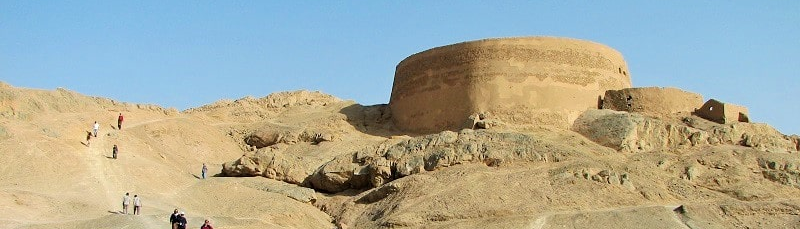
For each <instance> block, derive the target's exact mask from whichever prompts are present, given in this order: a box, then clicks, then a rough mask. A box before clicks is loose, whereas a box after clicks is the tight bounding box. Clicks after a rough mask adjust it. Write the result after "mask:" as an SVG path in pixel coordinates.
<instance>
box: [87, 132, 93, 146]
mask: <svg viewBox="0 0 800 229" xmlns="http://www.w3.org/2000/svg"><path fill="white" fill-rule="evenodd" d="M89 140H92V132H90V131H86V147H89V145H91V144H92V143H91V142H90V141H89Z"/></svg>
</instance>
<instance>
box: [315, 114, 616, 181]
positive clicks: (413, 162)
mask: <svg viewBox="0 0 800 229" xmlns="http://www.w3.org/2000/svg"><path fill="white" fill-rule="evenodd" d="M579 154H581V153H580V152H579V151H577V150H575V149H574V148H570V147H563V146H556V145H555V144H553V143H551V142H548V141H543V140H541V139H537V138H535V137H533V136H532V135H527V134H521V133H504V132H495V131H491V130H478V131H474V130H471V129H464V130H462V131H461V132H458V133H456V132H452V131H444V132H441V133H439V134H432V135H426V136H423V137H418V138H413V139H409V140H405V141H402V142H400V143H397V144H394V145H380V146H377V147H372V148H369V149H365V150H361V151H358V152H356V153H353V154H350V155H342V156H339V157H337V158H336V159H334V160H332V161H330V162H328V163H326V164H325V165H324V166H322V167H321V168H320V169H319V170H317V171H316V172H315V173H314V174H313V175H312V176H311V177H310V178H309V181H310V184H311V185H312V187H314V188H315V189H318V190H324V191H327V192H339V191H342V190H345V189H360V188H371V187H378V186H381V185H383V184H385V183H388V182H389V181H392V180H394V179H398V178H401V177H405V176H409V175H412V174H418V173H424V172H426V171H434V170H438V169H442V168H446V167H449V166H453V165H458V164H463V163H483V164H485V165H488V166H501V165H503V164H505V163H513V162H548V161H558V160H559V158H562V157H565V156H567V155H579ZM606 177H607V176H606ZM606 180H607V179H606ZM607 182H614V183H619V179H618V178H617V179H616V180H614V179H612V181H607Z"/></svg>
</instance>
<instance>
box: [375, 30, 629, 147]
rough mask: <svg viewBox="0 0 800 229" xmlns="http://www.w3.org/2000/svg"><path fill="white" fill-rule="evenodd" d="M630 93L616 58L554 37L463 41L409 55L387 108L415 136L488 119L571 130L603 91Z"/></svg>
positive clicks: (591, 44)
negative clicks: (478, 118)
mask: <svg viewBox="0 0 800 229" xmlns="http://www.w3.org/2000/svg"><path fill="white" fill-rule="evenodd" d="M629 87H631V80H630V76H629V74H628V67H627V65H626V64H625V60H624V59H623V58H622V54H620V53H619V52H617V51H616V50H614V49H612V48H610V47H608V46H605V45H602V44H598V43H594V42H590V41H584V40H577V39H570V38H555V37H515V38H495V39H485V40H477V41H468V42H463V43H457V44H452V45H447V46H442V47H437V48H432V49H429V50H426V51H423V52H420V53H417V54H414V55H411V56H409V57H407V58H406V59H404V60H403V61H401V62H400V63H399V64H398V65H397V69H396V71H395V76H394V85H393V87H392V95H391V98H390V100H389V107H390V109H391V111H392V118H393V121H394V123H395V125H396V126H397V127H398V128H400V129H402V130H406V131H412V132H418V133H430V132H438V131H442V130H458V129H461V128H464V127H469V124H468V122H469V120H470V116H471V115H473V114H476V113H480V114H487V115H488V116H489V117H492V118H496V119H499V120H501V121H502V122H504V123H506V124H511V125H554V126H558V127H567V128H568V127H569V126H570V125H571V124H572V121H574V120H575V119H576V118H577V117H578V115H580V113H581V112H583V111H585V110H587V109H592V108H598V106H599V102H600V99H601V96H602V95H603V94H604V93H605V91H606V90H619V89H623V88H629Z"/></svg>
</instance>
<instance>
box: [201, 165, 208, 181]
mask: <svg viewBox="0 0 800 229" xmlns="http://www.w3.org/2000/svg"><path fill="white" fill-rule="evenodd" d="M206 173H208V167H206V163H203V169H202V170H201V174H202V175H203V179H206Z"/></svg>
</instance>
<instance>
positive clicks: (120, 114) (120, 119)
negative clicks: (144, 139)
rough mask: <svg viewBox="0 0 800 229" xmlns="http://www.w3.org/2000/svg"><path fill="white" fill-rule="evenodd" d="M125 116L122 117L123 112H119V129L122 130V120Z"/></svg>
mask: <svg viewBox="0 0 800 229" xmlns="http://www.w3.org/2000/svg"><path fill="white" fill-rule="evenodd" d="M124 119H125V117H122V113H119V117H117V130H122V121H123V120H124Z"/></svg>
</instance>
